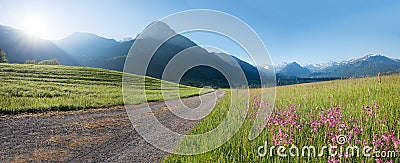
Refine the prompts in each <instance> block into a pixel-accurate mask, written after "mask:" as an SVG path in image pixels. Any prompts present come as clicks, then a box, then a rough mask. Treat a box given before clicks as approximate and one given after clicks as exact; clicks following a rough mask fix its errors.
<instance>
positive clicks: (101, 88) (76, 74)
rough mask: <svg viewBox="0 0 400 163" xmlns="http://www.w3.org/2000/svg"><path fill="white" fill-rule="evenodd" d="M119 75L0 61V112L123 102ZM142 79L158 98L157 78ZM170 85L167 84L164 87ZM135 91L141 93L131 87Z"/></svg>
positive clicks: (187, 91)
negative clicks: (0, 62) (1, 62)
mask: <svg viewBox="0 0 400 163" xmlns="http://www.w3.org/2000/svg"><path fill="white" fill-rule="evenodd" d="M121 78H122V72H118V71H112V70H105V69H99V68H88V67H74V66H45V65H21V64H0V114H2V113H3V114H4V113H21V112H41V111H47V110H77V109H87V108H96V107H104V106H112V105H123V104H124V103H123V98H122V97H123V96H122V90H121V86H122V82H121ZM139 78H142V76H138V75H132V81H133V82H135V81H137V79H139ZM145 79H146V88H147V89H148V90H146V96H147V98H148V100H150V101H157V100H162V96H161V88H160V82H161V80H159V79H154V78H150V77H145ZM173 85H175V84H173V83H167V87H168V86H173ZM179 88H180V96H181V97H186V96H192V95H195V94H198V93H199V91H200V89H198V88H193V87H188V86H183V85H180V87H179ZM135 93H141V92H140V91H139V90H138V92H135V90H134V89H133V91H132V94H135ZM142 102H145V101H140V100H137V101H135V103H142Z"/></svg>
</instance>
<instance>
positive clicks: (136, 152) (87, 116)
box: [0, 91, 225, 162]
mask: <svg viewBox="0 0 400 163" xmlns="http://www.w3.org/2000/svg"><path fill="white" fill-rule="evenodd" d="M224 94H225V92H223V91H216V95H217V97H218V99H220V98H222V97H223V95H224ZM202 96H207V94H206V95H202ZM182 102H183V103H184V104H185V105H186V106H188V107H190V108H196V107H197V106H199V104H200V98H199V96H196V97H190V98H185V99H182ZM137 106H139V105H137ZM150 107H151V109H152V112H153V114H154V115H156V117H157V119H158V120H159V121H160V122H161V124H163V125H164V126H166V127H167V128H169V129H170V130H172V131H175V132H178V133H182V134H184V133H187V132H188V131H190V129H192V128H193V127H194V125H195V124H196V123H197V122H198V121H197V120H187V119H182V118H180V117H178V116H176V115H175V114H173V113H172V112H171V111H169V110H168V108H167V107H166V104H165V102H153V103H150ZM0 124H1V126H0V131H1V132H0V144H1V145H0V162H39V161H40V162H159V161H161V160H162V159H163V158H164V157H165V156H166V155H167V154H168V153H167V152H164V151H162V150H159V149H157V148H155V147H154V146H152V145H151V144H149V143H147V142H146V141H145V140H144V139H143V138H142V137H141V136H140V135H139V134H138V133H137V132H136V131H135V129H134V128H133V126H132V124H131V122H130V120H129V118H128V115H127V112H126V110H125V108H124V106H115V107H111V108H101V109H93V110H83V111H69V112H46V113H38V114H23V115H5V116H1V117H0Z"/></svg>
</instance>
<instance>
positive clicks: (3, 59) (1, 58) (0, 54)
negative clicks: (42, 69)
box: [0, 49, 61, 65]
mask: <svg viewBox="0 0 400 163" xmlns="http://www.w3.org/2000/svg"><path fill="white" fill-rule="evenodd" d="M0 63H8V59H7V56H6V52H4V51H3V50H2V49H0ZM25 64H37V65H60V64H61V63H60V62H59V61H58V60H57V59H56V58H53V59H46V60H42V61H39V62H37V61H36V60H26V61H25Z"/></svg>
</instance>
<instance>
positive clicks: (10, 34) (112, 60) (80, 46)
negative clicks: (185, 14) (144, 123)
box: [0, 23, 271, 87]
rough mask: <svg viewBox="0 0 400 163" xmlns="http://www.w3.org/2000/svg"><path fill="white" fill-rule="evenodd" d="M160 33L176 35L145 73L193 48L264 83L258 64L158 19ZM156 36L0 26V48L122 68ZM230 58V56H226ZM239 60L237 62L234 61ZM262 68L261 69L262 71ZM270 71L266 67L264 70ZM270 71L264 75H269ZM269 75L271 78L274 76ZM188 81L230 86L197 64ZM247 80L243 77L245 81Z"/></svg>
mask: <svg viewBox="0 0 400 163" xmlns="http://www.w3.org/2000/svg"><path fill="white" fill-rule="evenodd" d="M153 30H154V31H153V33H154V37H155V38H156V37H157V35H165V34H172V35H175V36H174V37H172V38H170V39H169V40H167V41H165V42H164V43H163V44H162V45H161V46H160V47H159V48H158V49H157V51H156V52H155V53H154V56H153V58H152V59H151V61H150V63H149V65H148V69H147V72H146V74H145V75H147V76H151V77H155V78H159V79H161V77H162V74H163V70H164V68H165V67H166V65H167V63H168V62H169V61H170V60H171V59H172V58H173V57H174V56H175V55H177V54H178V53H179V52H181V51H183V50H185V49H188V48H191V49H192V50H191V51H190V53H193V55H194V56H197V57H199V59H203V60H209V61H213V62H214V63H215V64H217V65H221V66H224V67H226V68H227V69H235V68H238V66H239V68H240V69H242V70H243V72H244V75H245V77H246V79H247V81H246V82H247V83H246V84H248V85H250V86H253V87H258V86H260V85H261V81H260V75H259V71H258V68H257V67H255V66H253V65H251V64H249V63H247V62H245V61H242V60H240V59H238V58H236V57H234V56H231V55H228V54H224V53H214V52H208V51H207V50H205V49H203V48H202V47H200V46H198V45H197V44H196V43H194V42H193V41H191V40H190V39H189V38H186V37H185V36H183V35H180V34H176V33H175V32H174V31H173V30H172V29H170V28H169V27H168V25H166V24H164V23H157V26H156V27H155V28H154V29H153ZM155 38H153V37H148V38H142V39H141V40H136V39H128V40H126V41H116V40H114V39H106V38H103V37H100V36H97V35H95V34H90V33H73V34H71V35H69V36H68V37H66V38H63V39H61V40H55V41H50V40H44V39H41V38H37V37H33V36H30V35H28V34H26V33H25V32H23V31H20V30H18V29H14V28H12V27H7V26H0V49H2V50H4V51H5V52H6V54H7V58H8V60H9V62H10V63H24V62H25V61H26V60H36V61H40V60H44V59H52V58H56V59H57V60H58V61H60V62H61V63H62V64H63V65H73V66H89V67H98V68H105V69H111V70H117V71H123V68H124V63H125V59H126V57H127V54H128V52H129V50H130V48H131V46H132V44H133V43H134V42H135V41H136V43H140V44H141V48H144V49H145V48H146V47H148V46H150V45H152V44H154V43H155V42H157V41H158V40H156V39H155ZM227 58H228V59H227ZM232 61H236V62H237V63H238V64H236V65H234V64H232V63H231V62H232ZM260 72H261V71H260ZM264 72H267V71H266V70H263V71H262V72H261V74H264ZM266 76H267V75H262V77H266ZM268 78H270V79H271V76H269V77H268ZM179 82H180V83H182V84H185V85H192V86H198V87H202V86H212V87H229V86H230V83H229V82H228V81H227V79H226V77H225V76H224V75H223V74H222V73H221V72H220V71H218V70H216V69H215V68H212V67H209V66H196V67H193V68H191V69H189V70H188V71H187V72H185V74H184V75H183V76H182V78H181V80H180V81H179ZM241 84H245V82H244V81H243V83H241Z"/></svg>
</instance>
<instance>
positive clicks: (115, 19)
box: [0, 0, 400, 63]
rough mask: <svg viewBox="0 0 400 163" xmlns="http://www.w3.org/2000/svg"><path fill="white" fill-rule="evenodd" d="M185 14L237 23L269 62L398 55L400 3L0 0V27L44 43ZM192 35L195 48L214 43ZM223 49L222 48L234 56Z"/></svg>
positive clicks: (127, 29)
mask: <svg viewBox="0 0 400 163" xmlns="http://www.w3.org/2000/svg"><path fill="white" fill-rule="evenodd" d="M188 9H214V10H220V11H223V12H226V13H229V14H231V15H234V16H236V17H238V18H240V19H242V20H243V21H245V22H246V23H248V24H249V25H250V26H251V27H252V28H253V29H254V30H255V31H256V32H257V33H258V34H259V35H260V37H261V38H262V40H263V41H264V43H265V44H266V46H267V48H268V50H269V52H270V55H271V57H272V60H273V62H274V63H280V62H283V61H285V62H290V61H297V62H299V63H320V62H327V61H342V60H348V59H352V58H358V57H361V56H364V55H366V54H370V53H380V54H383V55H386V56H389V57H392V58H400V21H399V20H400V1H395V0H393V1H385V0H380V1H379V0H375V1H371V0H352V1H348V0H347V1H346V0H324V1H321V0H314V1H311V0H301V1H288V0H280V1H262V0H252V1H228V0H219V1H215V0H203V1H192V0H179V1H178V0H176V1H164V0H159V1H152V0H143V1H128V0H125V1H120V0H115V1H112V0H85V1H80V0H68V1H67V0H57V1H52V0H37V1H28V0H26V1H21V0H12V1H9V0H0V11H1V14H0V24H1V25H8V26H12V27H15V28H18V29H22V30H29V26H32V24H33V25H34V26H36V29H35V31H37V32H38V33H39V34H40V36H41V37H44V38H46V39H61V38H63V37H66V36H67V35H69V34H71V33H73V32H90V33H94V34H97V35H99V36H103V37H107V38H115V39H117V40H120V39H123V38H125V37H135V36H136V34H138V33H139V32H140V31H141V30H142V29H143V28H144V27H146V26H147V25H148V24H149V23H151V22H152V21H155V20H157V19H160V18H163V17H165V16H167V15H169V14H173V13H175V12H179V11H183V10H188ZM191 36H192V37H191V39H193V40H194V41H195V42H197V43H199V44H207V45H216V46H218V42H220V39H217V38H216V39H210V36H209V35H208V36H206V35H205V36H203V37H202V36H201V35H199V34H194V35H191ZM0 39H1V38H0ZM213 40H214V41H213ZM215 40H218V41H215ZM226 45H229V44H228V43H227V44H225V46H224V45H221V46H222V47H221V48H222V50H223V51H226V52H230V53H235V52H237V50H235V49H236V48H230V47H229V46H226Z"/></svg>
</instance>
